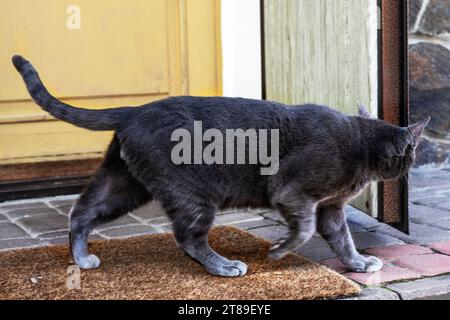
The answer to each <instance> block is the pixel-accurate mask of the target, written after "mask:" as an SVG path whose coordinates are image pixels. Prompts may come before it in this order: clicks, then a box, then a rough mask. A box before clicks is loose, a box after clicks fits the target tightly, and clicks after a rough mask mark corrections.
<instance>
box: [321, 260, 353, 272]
mask: <svg viewBox="0 0 450 320" xmlns="http://www.w3.org/2000/svg"><path fill="white" fill-rule="evenodd" d="M319 263H320V264H322V265H324V266H326V267H328V268H330V269H333V270H334V271H336V272H337V273H345V272H349V271H351V270H350V268H349V267H347V266H346V265H344V264H343V263H342V262H341V260H339V258H331V259H325V260H321V261H319Z"/></svg>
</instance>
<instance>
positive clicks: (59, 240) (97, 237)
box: [40, 234, 105, 246]
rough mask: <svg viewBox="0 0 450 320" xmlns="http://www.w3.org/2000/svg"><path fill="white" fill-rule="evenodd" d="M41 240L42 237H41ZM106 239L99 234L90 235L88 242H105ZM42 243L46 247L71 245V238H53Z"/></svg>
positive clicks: (43, 240)
mask: <svg viewBox="0 0 450 320" xmlns="http://www.w3.org/2000/svg"><path fill="white" fill-rule="evenodd" d="M40 238H41V237H40ZM104 239H105V238H103V237H102V236H100V235H99V234H90V235H89V238H88V241H92V240H104ZM41 241H42V242H43V243H45V244H46V245H67V246H68V245H69V243H70V242H69V237H68V236H64V237H56V238H51V239H41Z"/></svg>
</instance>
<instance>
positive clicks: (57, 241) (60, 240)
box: [42, 237, 70, 246]
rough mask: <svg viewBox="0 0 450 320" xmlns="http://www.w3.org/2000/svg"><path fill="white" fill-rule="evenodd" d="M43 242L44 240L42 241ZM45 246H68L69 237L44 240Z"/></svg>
mask: <svg viewBox="0 0 450 320" xmlns="http://www.w3.org/2000/svg"><path fill="white" fill-rule="evenodd" d="M42 241H44V240H42ZM45 244H46V245H51V246H56V245H69V244H70V242H69V237H60V238H52V239H47V240H45Z"/></svg>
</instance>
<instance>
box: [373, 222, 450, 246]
mask: <svg viewBox="0 0 450 320" xmlns="http://www.w3.org/2000/svg"><path fill="white" fill-rule="evenodd" d="M371 231H374V232H375V231H376V232H379V233H383V234H387V235H390V236H392V237H395V238H398V239H400V240H402V241H404V242H407V243H413V244H419V245H429V244H432V243H436V242H441V241H445V240H450V232H449V231H446V230H442V229H439V228H435V227H432V226H427V225H422V224H418V223H414V222H411V223H410V224H409V231H410V235H406V234H404V233H402V232H400V231H398V230H396V229H394V228H392V227H390V226H388V225H385V224H381V225H380V226H378V227H377V228H375V229H372V230H371Z"/></svg>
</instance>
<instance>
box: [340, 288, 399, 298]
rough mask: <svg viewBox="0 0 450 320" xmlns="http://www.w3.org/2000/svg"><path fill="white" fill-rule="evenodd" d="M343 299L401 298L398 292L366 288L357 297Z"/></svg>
mask: <svg viewBox="0 0 450 320" xmlns="http://www.w3.org/2000/svg"><path fill="white" fill-rule="evenodd" d="M341 300H400V297H399V296H398V294H397V293H395V292H393V291H390V290H387V289H383V288H365V289H363V290H362V292H361V294H360V295H359V296H357V297H351V298H346V299H341Z"/></svg>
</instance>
